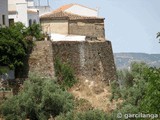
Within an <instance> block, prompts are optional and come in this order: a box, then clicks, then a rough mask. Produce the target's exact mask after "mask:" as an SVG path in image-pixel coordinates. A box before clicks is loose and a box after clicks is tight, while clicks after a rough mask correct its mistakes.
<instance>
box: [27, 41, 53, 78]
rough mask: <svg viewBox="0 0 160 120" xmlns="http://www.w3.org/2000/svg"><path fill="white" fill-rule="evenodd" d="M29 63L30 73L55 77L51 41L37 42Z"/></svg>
mask: <svg viewBox="0 0 160 120" xmlns="http://www.w3.org/2000/svg"><path fill="white" fill-rule="evenodd" d="M28 62H29V73H39V74H40V75H42V76H45V77H54V64H53V52H52V43H51V42H50V41H37V42H36V43H35V46H34V48H33V51H32V53H31V54H30V57H29V61H28Z"/></svg>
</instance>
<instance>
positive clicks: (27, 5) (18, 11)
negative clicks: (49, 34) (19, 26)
mask: <svg viewBox="0 0 160 120" xmlns="http://www.w3.org/2000/svg"><path fill="white" fill-rule="evenodd" d="M33 6H34V0H8V11H9V24H12V23H15V22H22V23H23V24H24V25H25V26H27V27H28V26H30V25H31V24H33V23H39V11H38V9H35V8H31V7H33Z"/></svg>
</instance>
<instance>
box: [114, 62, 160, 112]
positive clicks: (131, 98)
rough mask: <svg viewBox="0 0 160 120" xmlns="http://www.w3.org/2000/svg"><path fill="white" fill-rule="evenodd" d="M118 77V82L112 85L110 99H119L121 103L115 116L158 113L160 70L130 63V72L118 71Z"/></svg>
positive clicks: (159, 110) (159, 107)
mask: <svg viewBox="0 0 160 120" xmlns="http://www.w3.org/2000/svg"><path fill="white" fill-rule="evenodd" d="M118 76H119V77H118V78H119V81H120V82H116V81H115V82H113V83H112V93H113V96H112V99H118V98H121V99H122V100H123V103H122V104H120V105H119V106H118V109H117V110H115V111H114V112H115V113H116V114H117V113H118V112H120V113H122V114H126V113H133V114H137V113H139V112H141V113H150V114H151V113H154V114H156V113H160V105H159V103H160V88H159V85H160V69H157V68H150V67H148V66H147V65H146V64H145V63H132V65H131V68H130V70H124V71H123V70H122V71H119V73H118ZM130 76H132V77H130ZM131 78H132V79H131ZM126 81H127V82H126ZM130 82H132V84H131V83H130ZM126 83H127V84H126Z"/></svg>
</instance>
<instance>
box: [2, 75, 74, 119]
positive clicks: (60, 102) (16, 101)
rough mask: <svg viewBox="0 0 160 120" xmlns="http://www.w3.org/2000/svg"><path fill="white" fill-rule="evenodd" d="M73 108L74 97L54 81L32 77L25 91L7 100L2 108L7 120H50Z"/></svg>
mask: <svg viewBox="0 0 160 120" xmlns="http://www.w3.org/2000/svg"><path fill="white" fill-rule="evenodd" d="M72 108H73V96H72V95H71V94H69V93H68V92H66V91H63V90H62V89H61V88H60V87H59V86H58V85H57V84H55V81H54V80H51V79H47V78H41V77H37V76H32V77H30V78H29V79H28V80H26V81H25V82H24V86H23V90H22V91H21V92H20V93H19V94H18V95H16V96H13V97H12V98H10V99H7V100H6V101H5V102H4V103H3V104H2V105H1V108H0V112H1V114H2V115H3V117H4V118H5V120H11V119H12V120H25V119H27V118H29V119H30V120H48V118H49V117H50V115H52V116H54V117H55V116H57V115H59V114H60V113H66V112H68V111H70V110H71V109H72Z"/></svg>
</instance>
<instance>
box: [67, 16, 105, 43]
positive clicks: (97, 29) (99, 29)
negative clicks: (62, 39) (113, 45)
mask: <svg viewBox="0 0 160 120" xmlns="http://www.w3.org/2000/svg"><path fill="white" fill-rule="evenodd" d="M69 34H74V35H84V36H90V37H97V38H98V39H102V40H104V39H105V31H104V20H103V19H100V20H79V21H78V20H72V21H69Z"/></svg>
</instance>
